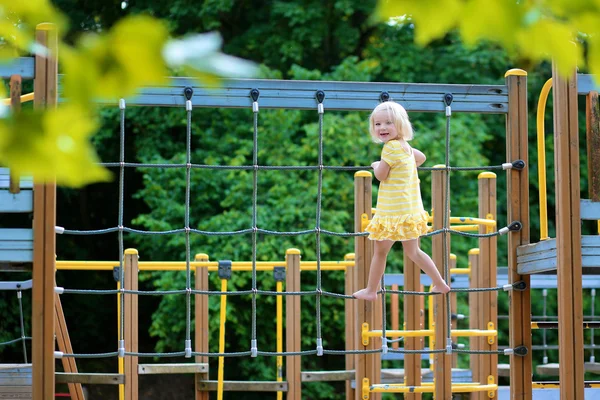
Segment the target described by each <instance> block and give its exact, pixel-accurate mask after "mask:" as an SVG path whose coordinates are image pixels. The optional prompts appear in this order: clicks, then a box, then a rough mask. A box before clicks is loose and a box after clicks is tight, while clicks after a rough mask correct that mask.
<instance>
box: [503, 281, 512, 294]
mask: <svg viewBox="0 0 600 400" xmlns="http://www.w3.org/2000/svg"><path fill="white" fill-rule="evenodd" d="M502 290H504V291H505V292H508V291H510V290H513V285H511V284H510V283H508V284H506V285H502Z"/></svg>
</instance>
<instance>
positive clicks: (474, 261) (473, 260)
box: [469, 249, 485, 400]
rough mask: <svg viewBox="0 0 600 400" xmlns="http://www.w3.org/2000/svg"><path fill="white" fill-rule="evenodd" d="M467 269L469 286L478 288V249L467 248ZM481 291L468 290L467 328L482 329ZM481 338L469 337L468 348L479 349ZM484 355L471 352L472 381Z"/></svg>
mask: <svg viewBox="0 0 600 400" xmlns="http://www.w3.org/2000/svg"><path fill="white" fill-rule="evenodd" d="M469 269H470V270H471V273H470V275H469V288H470V289H475V288H478V286H477V285H478V284H479V274H480V264H479V249H471V250H469ZM481 298H482V294H481V292H470V293H469V329H482V328H481V327H482V325H483V324H482V322H481V307H483V304H481V302H482V300H481ZM480 343H481V340H480V338H478V337H471V338H469V348H470V349H471V350H481V345H480ZM483 357H485V355H484V354H473V355H471V357H470V358H469V366H470V368H471V371H472V373H473V381H474V382H477V376H478V371H479V368H480V367H479V366H480V365H481V363H482V361H481V360H482V358H483ZM470 398H471V400H478V398H479V392H474V393H471V397H470Z"/></svg>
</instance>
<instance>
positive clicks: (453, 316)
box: [451, 314, 465, 320]
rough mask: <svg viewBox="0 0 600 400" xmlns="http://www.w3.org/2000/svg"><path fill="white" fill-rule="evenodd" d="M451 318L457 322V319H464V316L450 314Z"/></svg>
mask: <svg viewBox="0 0 600 400" xmlns="http://www.w3.org/2000/svg"><path fill="white" fill-rule="evenodd" d="M451 318H452V319H453V320H457V319H465V314H452V315H451Z"/></svg>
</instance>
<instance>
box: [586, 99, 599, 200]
mask: <svg viewBox="0 0 600 400" xmlns="http://www.w3.org/2000/svg"><path fill="white" fill-rule="evenodd" d="M586 100H587V101H586V108H585V112H586V118H585V121H586V141H587V146H586V147H587V158H588V192H589V194H590V199H591V200H592V201H595V202H600V174H598V171H600V104H599V103H598V92H597V91H591V92H590V93H589V94H588V95H587V97H586Z"/></svg>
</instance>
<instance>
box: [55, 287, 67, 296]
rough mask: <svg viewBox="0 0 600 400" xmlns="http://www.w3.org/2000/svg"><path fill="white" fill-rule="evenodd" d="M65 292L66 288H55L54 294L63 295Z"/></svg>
mask: <svg viewBox="0 0 600 400" xmlns="http://www.w3.org/2000/svg"><path fill="white" fill-rule="evenodd" d="M64 292H65V288H64V287H60V286H56V287H54V293H56V294H63V293H64Z"/></svg>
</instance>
